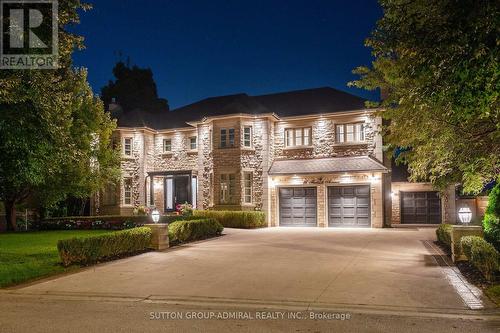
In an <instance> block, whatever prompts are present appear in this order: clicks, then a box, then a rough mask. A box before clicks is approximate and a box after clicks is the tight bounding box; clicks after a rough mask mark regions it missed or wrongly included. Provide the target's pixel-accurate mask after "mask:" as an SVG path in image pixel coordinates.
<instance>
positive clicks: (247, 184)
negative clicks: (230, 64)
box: [243, 172, 253, 204]
mask: <svg viewBox="0 0 500 333" xmlns="http://www.w3.org/2000/svg"><path fill="white" fill-rule="evenodd" d="M252 185H253V174H252V172H244V173H243V202H244V203H246V204H251V203H252V187H253V186H252Z"/></svg>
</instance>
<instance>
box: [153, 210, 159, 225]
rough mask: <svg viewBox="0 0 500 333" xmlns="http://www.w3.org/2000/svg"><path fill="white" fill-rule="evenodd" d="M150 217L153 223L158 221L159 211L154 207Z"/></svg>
mask: <svg viewBox="0 0 500 333" xmlns="http://www.w3.org/2000/svg"><path fill="white" fill-rule="evenodd" d="M151 218H152V219H153V222H154V223H158V221H160V211H159V210H158V209H156V208H155V209H154V210H153V212H152V213H151Z"/></svg>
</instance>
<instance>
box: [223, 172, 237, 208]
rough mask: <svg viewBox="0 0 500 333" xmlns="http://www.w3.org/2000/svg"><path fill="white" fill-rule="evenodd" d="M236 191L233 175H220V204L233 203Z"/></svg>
mask: <svg viewBox="0 0 500 333" xmlns="http://www.w3.org/2000/svg"><path fill="white" fill-rule="evenodd" d="M235 189H236V177H235V174H234V173H223V174H221V175H220V203H221V204H227V203H234V195H235Z"/></svg>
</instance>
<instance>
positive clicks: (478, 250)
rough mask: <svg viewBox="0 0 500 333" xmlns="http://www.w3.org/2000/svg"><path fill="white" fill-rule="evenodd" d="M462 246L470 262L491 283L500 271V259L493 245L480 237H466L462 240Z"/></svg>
mask: <svg viewBox="0 0 500 333" xmlns="http://www.w3.org/2000/svg"><path fill="white" fill-rule="evenodd" d="M460 245H461V247H462V251H463V253H464V254H465V256H466V257H467V259H468V260H469V262H470V263H471V264H472V265H473V266H474V267H476V268H477V269H478V270H479V271H481V273H483V275H484V277H485V278H486V279H487V280H489V281H491V280H492V279H493V276H494V273H495V272H497V271H498V269H499V259H500V256H499V254H498V251H497V250H495V248H494V247H493V245H491V244H490V243H488V242H487V241H485V240H484V239H482V238H481V237H478V236H464V237H462V238H461V240H460Z"/></svg>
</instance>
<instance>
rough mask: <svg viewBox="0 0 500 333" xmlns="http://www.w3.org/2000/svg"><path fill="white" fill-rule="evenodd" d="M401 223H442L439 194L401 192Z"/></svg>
mask: <svg viewBox="0 0 500 333" xmlns="http://www.w3.org/2000/svg"><path fill="white" fill-rule="evenodd" d="M401 223H404V224H438V223H441V199H440V198H439V195H438V192H401Z"/></svg>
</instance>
